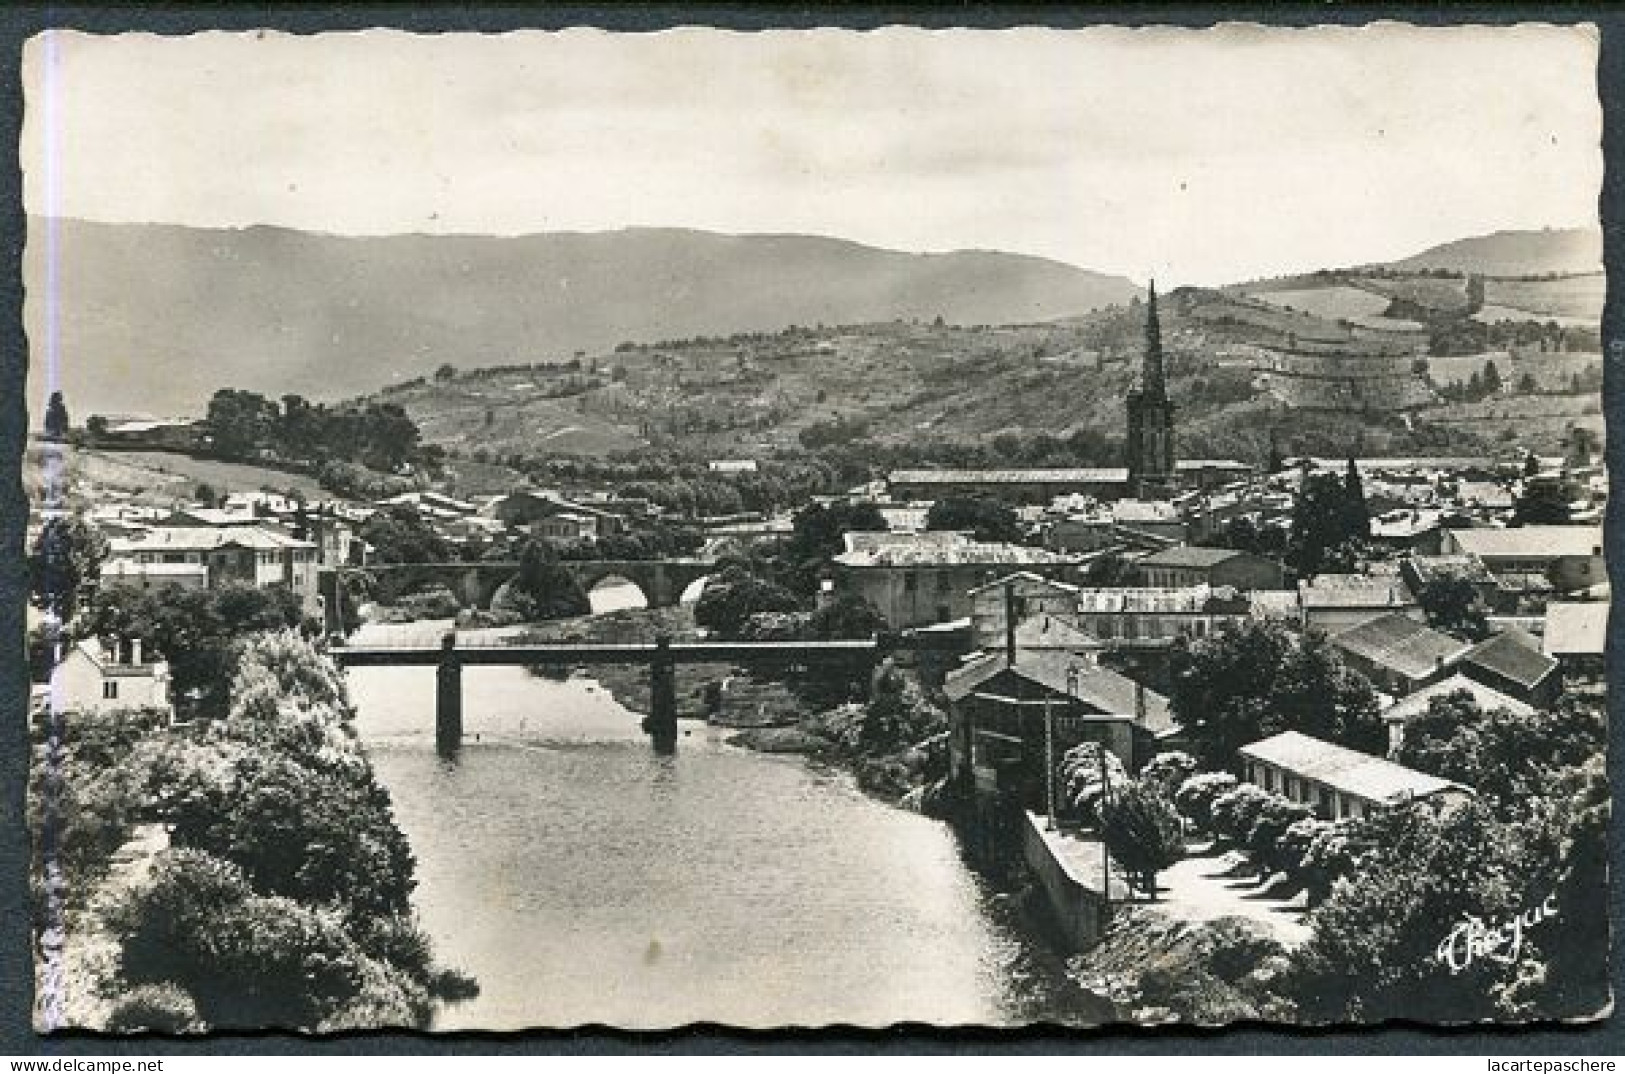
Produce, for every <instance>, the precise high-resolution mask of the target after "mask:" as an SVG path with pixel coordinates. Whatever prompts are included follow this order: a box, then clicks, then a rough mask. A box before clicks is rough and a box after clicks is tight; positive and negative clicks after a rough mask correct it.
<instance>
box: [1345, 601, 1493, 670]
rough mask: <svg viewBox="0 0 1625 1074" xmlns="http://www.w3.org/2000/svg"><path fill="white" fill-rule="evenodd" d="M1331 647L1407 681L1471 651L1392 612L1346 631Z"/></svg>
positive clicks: (1447, 636)
mask: <svg viewBox="0 0 1625 1074" xmlns="http://www.w3.org/2000/svg"><path fill="white" fill-rule="evenodd" d="M1332 644H1333V645H1335V646H1337V647H1338V648H1340V649H1344V650H1347V651H1348V652H1350V653H1353V654H1355V655H1358V656H1362V657H1364V658H1365V659H1367V660H1370V661H1371V662H1372V663H1374V664H1377V665H1378V666H1380V667H1385V668H1391V669H1392V670H1394V671H1397V672H1398V673H1399V674H1401V675H1404V676H1406V677H1407V678H1412V679H1420V678H1423V677H1425V676H1427V675H1428V674H1430V673H1432V672H1433V671H1435V670H1437V669H1438V668H1439V667H1441V666H1443V665H1445V664H1450V663H1454V662H1455V661H1456V660H1458V659H1460V658H1461V656H1462V655H1463V654H1464V653H1466V652H1467V651H1468V650H1469V649H1471V648H1472V646H1471V645H1469V644H1468V643H1467V642H1464V641H1459V640H1457V639H1456V638H1452V637H1451V636H1450V635H1449V634H1444V633H1441V632H1440V631H1437V630H1434V629H1433V628H1431V627H1429V626H1427V625H1426V624H1424V623H1418V622H1417V621H1416V620H1414V619H1412V618H1410V617H1409V616H1408V615H1405V614H1404V613H1403V612H1390V613H1388V614H1387V615H1379V616H1377V618H1375V619H1371V620H1368V621H1367V622H1364V623H1361V624H1360V625H1359V626H1357V627H1354V628H1353V629H1351V630H1345V631H1343V632H1342V633H1341V634H1338V635H1336V636H1335V637H1333V638H1332Z"/></svg>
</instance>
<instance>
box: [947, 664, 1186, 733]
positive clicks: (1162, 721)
mask: <svg viewBox="0 0 1625 1074" xmlns="http://www.w3.org/2000/svg"><path fill="white" fill-rule="evenodd" d="M1071 669H1075V670H1076V672H1077V676H1076V680H1075V682H1072V683H1069V681H1068V676H1067V672H1068V670H1071ZM1006 672H1008V673H1010V674H1012V675H1015V676H1018V677H1020V678H1023V679H1026V680H1027V681H1028V682H1032V683H1037V684H1038V685H1040V686H1043V687H1045V688H1047V689H1048V690H1049V691H1051V692H1052V693H1054V694H1057V695H1060V697H1061V698H1065V697H1066V696H1068V689H1067V688H1068V686H1069V685H1072V686H1073V687H1074V689H1073V690H1072V691H1071V694H1070V696H1073V697H1076V698H1077V699H1078V700H1079V701H1082V702H1083V703H1084V704H1086V705H1088V706H1090V707H1091V708H1094V709H1096V710H1097V711H1100V712H1103V713H1110V714H1112V715H1118V716H1131V717H1132V716H1134V715H1135V710H1136V707H1137V706H1138V704H1139V703H1140V702H1141V701H1143V703H1144V714H1143V717H1142V718H1141V719H1140V720H1139V721H1138V722H1139V723H1140V724H1141V726H1143V727H1145V728H1146V730H1148V731H1150V732H1151V733H1152V734H1154V735H1162V734H1165V733H1167V732H1169V731H1171V730H1173V729H1174V727H1175V726H1176V725H1175V724H1174V722H1173V716H1172V715H1171V714H1170V712H1169V710H1168V699H1167V698H1166V697H1163V696H1162V695H1161V694H1159V693H1157V692H1156V691H1155V690H1151V689H1148V688H1144V687H1141V686H1140V685H1139V684H1138V683H1136V682H1135V681H1134V680H1133V679H1130V678H1129V677H1127V676H1126V675H1120V674H1118V673H1117V672H1115V671H1113V670H1111V669H1110V668H1107V667H1102V666H1101V665H1100V664H1098V663H1096V662H1095V661H1094V660H1092V659H1090V658H1088V657H1085V656H1080V655H1078V654H1075V653H1070V652H1064V651H1054V650H1042V649H1037V650H1034V649H1018V650H1017V651H1016V662H1015V664H1014V665H1011V664H1009V663H1008V662H1007V661H1006V659H1005V655H1004V653H1002V652H995V653H989V654H987V655H985V656H982V657H978V658H977V659H975V660H973V661H971V663H969V664H967V665H965V666H964V667H962V668H959V669H958V670H956V671H952V672H949V674H948V677H947V681H946V682H944V684H943V692H944V693H946V694H947V695H948V698H949V700H951V701H958V700H960V699H962V698H964V697H967V696H969V695H970V694H971V693H972V692H974V691H975V690H976V688H977V687H979V686H981V685H983V684H984V683H987V682H989V681H991V680H993V679H995V678H997V677H998V676H1000V675H1002V674H1005V673H1006Z"/></svg>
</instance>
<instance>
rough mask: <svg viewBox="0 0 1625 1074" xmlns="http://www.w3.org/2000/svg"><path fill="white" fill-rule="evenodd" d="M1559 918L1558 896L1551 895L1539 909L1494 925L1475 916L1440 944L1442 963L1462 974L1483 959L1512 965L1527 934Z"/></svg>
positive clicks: (1452, 931) (1461, 924)
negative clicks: (1543, 923) (1528, 930)
mask: <svg viewBox="0 0 1625 1074" xmlns="http://www.w3.org/2000/svg"><path fill="white" fill-rule="evenodd" d="M1556 916H1557V896H1556V895H1555V894H1554V895H1548V896H1546V898H1545V900H1544V901H1542V902H1541V904H1540V905H1539V906H1536V907H1534V908H1533V909H1530V910H1525V911H1523V912H1522V913H1520V914H1516V915H1514V916H1513V917H1512V918H1511V919H1510V920H1508V921H1504V922H1502V923H1500V924H1498V925H1492V924H1489V923H1488V922H1486V921H1484V919H1482V918H1479V917H1474V916H1472V915H1471V914H1469V915H1468V916H1467V919H1466V920H1464V921H1462V922H1461V923H1460V924H1458V925H1457V926H1456V927H1455V928H1453V929H1451V930H1450V932H1449V934H1448V935H1447V936H1445V938H1444V939H1443V940H1440V941H1439V948H1438V957H1439V961H1440V962H1443V963H1444V964H1445V965H1446V966H1449V967H1450V972H1451V973H1460V972H1461V971H1462V970H1464V969H1466V968H1467V967H1468V966H1471V965H1472V964H1473V963H1474V962H1475V961H1477V960H1478V959H1480V958H1487V959H1492V960H1494V961H1496V962H1504V963H1508V964H1511V963H1513V962H1516V961H1517V960H1518V953H1519V952H1520V951H1522V950H1523V935H1524V931H1525V930H1526V929H1530V928H1533V927H1534V926H1536V925H1538V924H1540V923H1541V922H1542V921H1545V920H1547V919H1548V918H1553V917H1556Z"/></svg>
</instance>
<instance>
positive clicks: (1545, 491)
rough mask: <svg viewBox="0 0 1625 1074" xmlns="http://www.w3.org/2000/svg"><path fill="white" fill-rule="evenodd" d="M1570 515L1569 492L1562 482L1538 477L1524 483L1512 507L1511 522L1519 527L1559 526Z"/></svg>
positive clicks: (1564, 522)
mask: <svg viewBox="0 0 1625 1074" xmlns="http://www.w3.org/2000/svg"><path fill="white" fill-rule="evenodd" d="M1570 515H1571V510H1570V497H1569V491H1568V489H1567V488H1565V487H1564V484H1563V482H1561V481H1553V480H1546V479H1543V478H1539V477H1536V478H1530V479H1526V480H1525V481H1524V483H1523V491H1522V492H1521V493H1519V495H1518V498H1517V499H1516V500H1515V501H1513V505H1512V518H1513V521H1514V522H1516V523H1517V524H1518V525H1520V526H1561V525H1565V524H1566V523H1567V522H1568V521H1569V518H1570Z"/></svg>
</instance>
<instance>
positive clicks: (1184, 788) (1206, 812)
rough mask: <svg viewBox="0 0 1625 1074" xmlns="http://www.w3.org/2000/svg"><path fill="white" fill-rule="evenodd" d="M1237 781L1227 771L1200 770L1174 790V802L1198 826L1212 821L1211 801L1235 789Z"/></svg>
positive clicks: (1206, 825)
mask: <svg viewBox="0 0 1625 1074" xmlns="http://www.w3.org/2000/svg"><path fill="white" fill-rule="evenodd" d="M1238 782H1239V781H1238V780H1237V779H1236V777H1235V776H1232V775H1231V774H1230V773H1229V772H1202V773H1199V774H1197V775H1194V776H1192V777H1190V778H1189V779H1187V780H1186V781H1185V782H1183V783H1181V784H1180V785H1179V790H1177V791H1175V792H1174V804H1175V805H1176V806H1177V807H1178V808H1179V811H1180V812H1181V813H1183V814H1185V816H1187V817H1189V818H1190V821H1191V823H1192V824H1194V825H1196V826H1197V827H1198V828H1207V827H1208V826H1209V825H1210V824H1212V823H1213V803H1214V802H1215V801H1217V800H1218V799H1219V797H1220V796H1221V795H1225V794H1228V793H1230V792H1231V791H1233V790H1235V789H1236V784H1237V783H1238Z"/></svg>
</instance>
